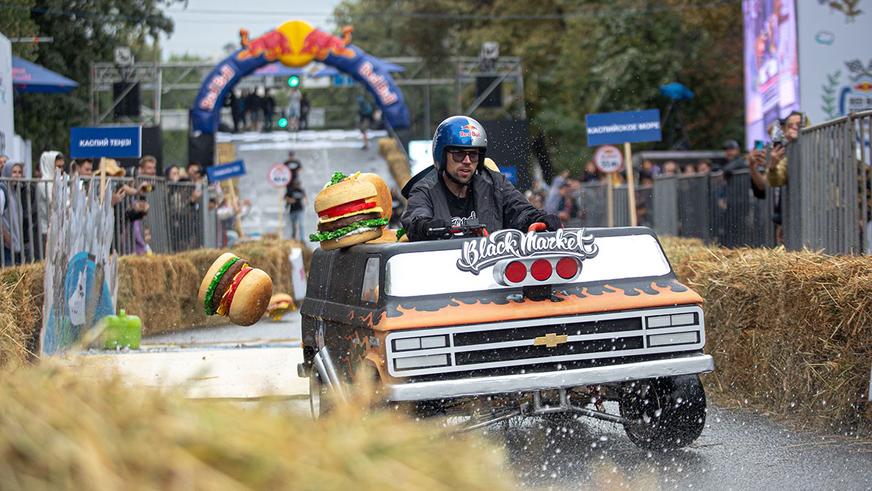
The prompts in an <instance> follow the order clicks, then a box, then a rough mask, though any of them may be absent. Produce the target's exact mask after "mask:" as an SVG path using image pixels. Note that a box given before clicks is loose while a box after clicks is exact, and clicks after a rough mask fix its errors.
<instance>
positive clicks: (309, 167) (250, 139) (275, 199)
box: [216, 130, 396, 236]
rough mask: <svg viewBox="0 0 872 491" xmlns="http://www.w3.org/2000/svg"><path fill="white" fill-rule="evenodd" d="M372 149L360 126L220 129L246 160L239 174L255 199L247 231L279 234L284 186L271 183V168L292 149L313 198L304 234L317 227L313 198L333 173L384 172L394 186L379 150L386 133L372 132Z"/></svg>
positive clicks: (224, 140)
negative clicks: (259, 130) (366, 144)
mask: <svg viewBox="0 0 872 491" xmlns="http://www.w3.org/2000/svg"><path fill="white" fill-rule="evenodd" d="M368 135H369V148H368V149H366V150H364V149H363V139H362V137H361V134H360V131H357V130H323V131H314V130H313V131H300V132H297V133H290V132H286V131H274V132H271V133H255V132H248V133H236V134H232V133H219V134H218V135H217V136H216V140H217V141H218V142H219V143H233V144H234V145H235V147H236V158H238V159H242V160H244V161H245V169H246V175H245V176H243V177H242V178H240V180H239V186H240V194H241V197H242V198H247V199H250V200H252V209H251V212H250V213H249V214H248V215H247V216H245V217H244V218H243V220H242V226H243V230H244V231H245V233H246V234H247V235H252V236H257V235H262V234H265V233H276V232H278V231H279V230H280V227H281V226H282V222H281V220H283V219H285V218H284V214H283V212H284V189H283V188H282V189H276V188H275V187H272V186H271V185H270V183H269V181H268V179H267V175H268V173H269V169H270V168H271V167H272V166H273V165H275V164H278V163H282V162H284V161H285V160H286V159H287V157H288V151H289V150H293V151H294V152H295V153H296V157H297V159H299V160H300V162H301V163H302V166H303V167H302V172H301V174H300V179H301V180H302V184H303V189H304V190H305V191H306V196H307V197H308V199H309V204H308V206H307V207H306V212H305V222H304V223H305V230H304V233H305V235H307V236H308V235H309V234H311V233H312V232H314V231H315V228H316V225H317V215H316V214H315V211H314V208H313V205H312V203H313V200H314V199H315V195H316V194H318V191H320V190H321V188H322V187H323V186H324V184H325V183H326V182H328V181H329V180H330V176H332V175H333V173H334V172H336V171H339V172H342V173H345V174H352V173H354V172H358V171H360V172H372V173H375V174H378V175H379V176H381V177H382V178H383V179H384V180H385V182H387V183H388V186H391V187H395V186H396V182H395V181H394V180H393V176H391V173H390V170H389V169H388V165H387V162H385V160H384V159H383V158H382V157H381V155H379V153H378V139H379V138H382V137H384V136H386V132H385V131H383V130H381V131H370V132H368Z"/></svg>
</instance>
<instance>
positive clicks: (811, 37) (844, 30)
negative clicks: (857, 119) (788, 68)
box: [797, 0, 872, 124]
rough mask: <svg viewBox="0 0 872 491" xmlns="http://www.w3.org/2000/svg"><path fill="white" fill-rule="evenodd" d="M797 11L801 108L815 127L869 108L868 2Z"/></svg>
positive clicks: (871, 5)
mask: <svg viewBox="0 0 872 491" xmlns="http://www.w3.org/2000/svg"><path fill="white" fill-rule="evenodd" d="M797 8H798V12H797V18H798V19H799V80H800V88H799V93H800V107H801V110H802V111H803V112H804V113H806V114H807V115H808V116H809V118H811V122H812V124H817V123H822V122H824V121H828V120H831V119H835V118H838V117H841V116H844V115H845V114H848V113H850V112H857V111H863V110H866V109H872V0H859V1H851V2H848V1H834V2H812V1H802V2H797Z"/></svg>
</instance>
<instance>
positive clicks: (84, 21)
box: [0, 0, 180, 155]
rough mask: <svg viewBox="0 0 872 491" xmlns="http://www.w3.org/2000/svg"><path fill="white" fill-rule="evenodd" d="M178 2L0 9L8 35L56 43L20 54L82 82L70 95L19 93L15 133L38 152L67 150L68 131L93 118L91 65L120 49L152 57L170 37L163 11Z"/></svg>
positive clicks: (49, 2)
mask: <svg viewBox="0 0 872 491" xmlns="http://www.w3.org/2000/svg"><path fill="white" fill-rule="evenodd" d="M178 1H180V0H138V1H135V2H132V1H129V0H78V1H76V2H70V1H67V0H17V1H14V2H4V3H3V5H2V6H0V30H2V32H3V33H4V34H6V35H7V36H14V35H22V36H27V35H33V36H35V35H40V36H51V37H53V38H54V42H52V43H41V44H39V45H36V46H33V45H17V44H16V45H15V47H14V51H15V53H16V54H17V55H19V56H22V57H24V58H27V59H29V60H31V61H34V62H35V63H38V64H40V65H42V66H45V67H46V68H48V69H50V70H54V71H56V72H58V73H60V74H62V75H64V76H66V77H68V78H70V79H72V80H75V81H76V82H78V83H79V87H78V88H77V89H76V90H74V91H73V92H72V93H70V94H66V95H62V94H16V95H15V102H16V112H15V129H16V132H17V133H19V134H20V135H22V136H23V137H24V138H29V139H31V140H32V141H33V148H34V151H35V152H36V153H37V155H38V154H39V152H41V151H43V150H48V149H56V150H63V151H65V150H66V149H67V147H68V144H69V128H70V127H72V126H76V125H81V124H85V123H87V122H88V121H89V119H90V106H89V92H88V89H89V85H90V66H91V63H94V62H99V61H110V60H112V59H113V50H114V49H115V47H117V46H130V47H131V48H133V50H134V53H137V54H138V55H140V56H146V57H153V56H154V55H155V53H156V48H155V44H156V40H157V38H158V36H159V35H160V34H162V33H171V32H172V30H173V24H172V20H171V19H170V18H169V17H166V16H165V15H164V14H163V13H162V11H161V9H162V7H164V6H167V5H171V4H173V3H176V2H178Z"/></svg>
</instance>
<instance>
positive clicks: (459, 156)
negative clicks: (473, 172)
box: [448, 150, 481, 162]
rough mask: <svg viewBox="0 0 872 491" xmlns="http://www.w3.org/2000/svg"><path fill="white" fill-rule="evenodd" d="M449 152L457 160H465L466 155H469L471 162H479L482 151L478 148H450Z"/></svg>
mask: <svg viewBox="0 0 872 491" xmlns="http://www.w3.org/2000/svg"><path fill="white" fill-rule="evenodd" d="M448 154H449V155H451V158H452V159H454V160H455V161H456V162H463V159H465V158H466V157H469V161H470V162H478V158H479V156H480V155H481V152H479V151H478V150H448Z"/></svg>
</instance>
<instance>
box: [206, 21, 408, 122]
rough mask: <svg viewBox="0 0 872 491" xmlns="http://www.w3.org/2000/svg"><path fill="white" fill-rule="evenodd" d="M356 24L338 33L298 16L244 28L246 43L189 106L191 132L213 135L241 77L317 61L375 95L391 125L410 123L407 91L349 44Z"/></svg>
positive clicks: (211, 76) (217, 69)
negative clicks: (260, 30)
mask: <svg viewBox="0 0 872 491" xmlns="http://www.w3.org/2000/svg"><path fill="white" fill-rule="evenodd" d="M351 33H352V28H351V27H350V26H349V27H345V28H343V30H342V34H341V37H339V36H334V35H332V34H329V33H327V32H324V31H322V30H320V29H316V28H314V27H312V26H311V25H310V24H308V23H307V22H304V21H300V20H290V21H287V22H285V23H283V24H281V25H280V26H278V27H277V28H275V29H274V30H272V31H269V32H267V33H265V34H263V35H261V36H259V37H257V38H255V39H249V36H248V31H246V30H240V37H241V44H242V47H241V48H240V49H239V50H237V51H236V52H235V53H233V54H232V55H231V56H229V57H228V58H226V59H225V60H223V61H222V62H221V63H219V64H218V65H217V66H216V67H215V68H214V69H213V70H212V72H211V73H210V74H209V75H208V76H207V77H206V78H205V79H204V81H203V84H202V86H201V87H200V92H199V93H198V94H197V99H196V101H195V103H194V107H193V108H192V110H191V123H192V129H193V131H194V132H195V133H196V132H200V133H209V134H211V133H215V132H216V131H217V130H218V121H219V110H220V108H221V103H222V102H223V101H224V98H225V97H226V96H227V94H228V92H229V91H230V90H231V89H232V88H233V86H234V85H236V83H238V82H239V80H241V79H242V78H244V77H245V76H247V75H249V74H250V73H252V72H253V71H255V70H257V69H258V68H261V67H262V66H265V65H267V64H270V63H274V62H280V63H282V64H284V65H286V66H290V67H303V66H305V65H307V64H309V63H311V62H313V61H319V62H322V63H324V64H325V65H330V66H333V67H334V68H336V69H338V70H340V71H342V72H345V73H347V74H348V75H350V76H351V77H352V78H354V79H355V80H357V81H358V82H360V83H361V84H362V85H363V86H364V87H366V89H367V90H368V91H369V92H370V93H371V94H372V95H373V97H374V98H375V101H376V103H377V104H378V106H379V108H380V109H381V111H382V117H383V119H384V121H385V123H387V124H388V125H390V126H391V127H393V128H396V129H400V128H406V127H408V126H409V110H408V108H407V107H406V104H405V101H404V98H403V94H402V92H401V91H400V89H399V88H398V87H397V86H396V84H395V83H394V81H393V78H392V77H391V76H390V74H389V73H388V71H387V70H386V69H385V68H384V66H383V63H382V62H379V61H378V60H377V59H376V58H374V57H373V56H371V55H369V54H367V53H366V52H364V51H363V50H361V49H360V48H358V47H356V46H354V45H352V44H351Z"/></svg>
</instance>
